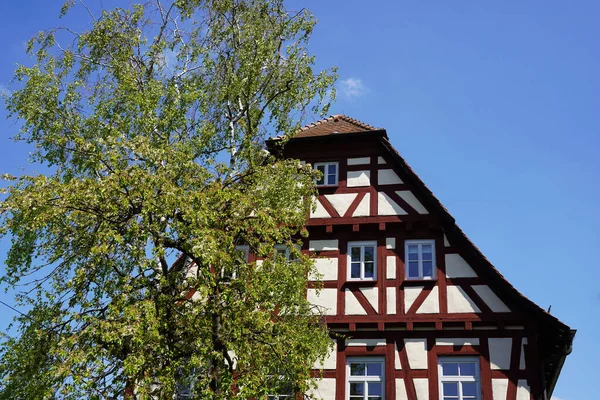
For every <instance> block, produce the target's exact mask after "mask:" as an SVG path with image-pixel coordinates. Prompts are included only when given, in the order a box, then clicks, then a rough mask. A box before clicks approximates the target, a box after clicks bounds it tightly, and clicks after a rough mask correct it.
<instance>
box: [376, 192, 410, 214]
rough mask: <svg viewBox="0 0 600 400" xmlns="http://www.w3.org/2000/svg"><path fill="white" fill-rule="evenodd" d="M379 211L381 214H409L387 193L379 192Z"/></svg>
mask: <svg viewBox="0 0 600 400" xmlns="http://www.w3.org/2000/svg"><path fill="white" fill-rule="evenodd" d="M377 199H378V200H377V212H378V214H379V215H407V212H406V211H404V209H403V208H402V207H400V206H399V205H398V204H397V203H396V202H395V201H394V200H392V199H390V196H388V195H387V194H385V193H382V192H379V193H377Z"/></svg>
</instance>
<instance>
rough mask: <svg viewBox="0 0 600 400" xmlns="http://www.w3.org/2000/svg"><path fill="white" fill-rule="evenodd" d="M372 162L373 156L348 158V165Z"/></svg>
mask: <svg viewBox="0 0 600 400" xmlns="http://www.w3.org/2000/svg"><path fill="white" fill-rule="evenodd" d="M370 163H371V157H356V158H349V159H348V165H363V164H370Z"/></svg>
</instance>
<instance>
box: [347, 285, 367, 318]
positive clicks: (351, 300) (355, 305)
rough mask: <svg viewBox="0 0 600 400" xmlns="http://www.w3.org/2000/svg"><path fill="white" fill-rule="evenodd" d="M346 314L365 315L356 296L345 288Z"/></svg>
mask: <svg viewBox="0 0 600 400" xmlns="http://www.w3.org/2000/svg"><path fill="white" fill-rule="evenodd" d="M345 293H346V315H367V312H366V311H365V309H364V308H363V306H362V305H360V303H359V302H358V300H356V296H354V294H353V293H352V292H351V291H350V290H348V289H346V290H345Z"/></svg>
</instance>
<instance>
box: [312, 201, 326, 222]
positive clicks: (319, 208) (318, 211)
mask: <svg viewBox="0 0 600 400" xmlns="http://www.w3.org/2000/svg"><path fill="white" fill-rule="evenodd" d="M315 206H316V208H315V209H314V210H313V209H311V210H310V217H311V218H331V215H329V213H328V212H327V210H326V209H325V207H323V204H321V202H320V201H318V200H315Z"/></svg>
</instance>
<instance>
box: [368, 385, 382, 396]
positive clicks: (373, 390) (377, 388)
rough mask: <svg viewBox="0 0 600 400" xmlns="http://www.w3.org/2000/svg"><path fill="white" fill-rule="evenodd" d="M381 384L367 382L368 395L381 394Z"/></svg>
mask: <svg viewBox="0 0 600 400" xmlns="http://www.w3.org/2000/svg"><path fill="white" fill-rule="evenodd" d="M382 387H383V384H382V383H381V382H369V397H371V396H381V395H382V394H383V393H382Z"/></svg>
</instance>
